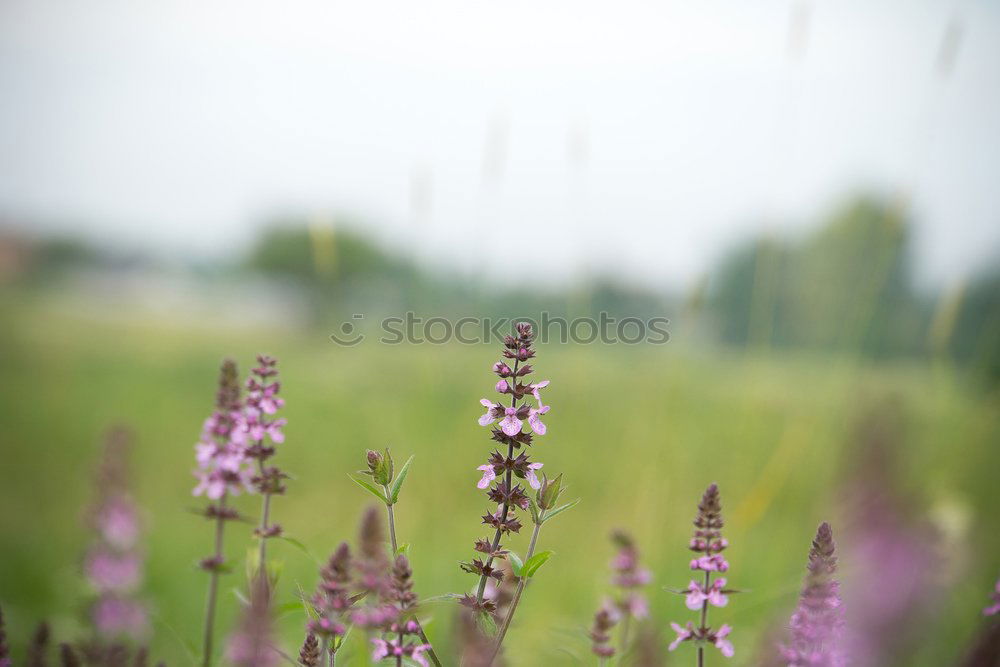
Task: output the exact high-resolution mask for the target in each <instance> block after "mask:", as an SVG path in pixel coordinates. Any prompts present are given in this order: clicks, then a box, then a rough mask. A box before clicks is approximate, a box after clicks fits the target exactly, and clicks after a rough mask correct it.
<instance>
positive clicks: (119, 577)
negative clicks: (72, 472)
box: [83, 429, 149, 640]
mask: <svg viewBox="0 0 1000 667" xmlns="http://www.w3.org/2000/svg"><path fill="white" fill-rule="evenodd" d="M130 448H131V437H130V435H129V434H128V433H127V432H126V431H125V430H123V429H116V430H114V431H112V432H111V433H110V434H109V435H108V439H107V445H106V448H105V452H104V459H103V461H102V463H101V465H100V467H99V469H98V473H97V480H96V488H97V491H98V497H97V500H96V502H95V504H94V506H93V507H92V508H91V511H90V524H91V527H92V528H93V531H94V540H93V543H92V544H91V546H90V548H89V549H88V551H87V555H86V557H85V558H84V564H83V571H84V575H85V577H86V578H87V582H88V583H89V584H90V587H91V588H92V589H93V591H94V592H95V594H96V595H97V599H96V600H95V601H94V602H93V604H92V605H91V606H90V620H91V622H92V623H93V625H94V629H95V630H96V631H97V634H98V636H99V637H101V638H105V639H108V638H122V639H131V640H138V639H141V638H142V637H143V636H145V634H146V632H147V630H148V625H149V621H148V614H147V610H146V607H145V605H144V604H143V603H141V602H139V601H138V600H136V599H134V598H133V597H132V595H133V593H134V592H135V590H136V589H137V588H138V587H139V585H140V584H141V583H142V578H143V556H142V551H141V549H140V548H139V536H140V533H141V522H140V520H139V512H138V509H137V508H136V506H135V503H134V502H133V500H132V497H131V494H130V493H129V471H128V459H129V450H130Z"/></svg>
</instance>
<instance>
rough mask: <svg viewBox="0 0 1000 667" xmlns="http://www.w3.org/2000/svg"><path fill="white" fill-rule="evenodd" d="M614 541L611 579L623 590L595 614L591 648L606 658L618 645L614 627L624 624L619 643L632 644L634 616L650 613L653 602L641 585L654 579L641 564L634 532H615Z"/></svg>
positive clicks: (643, 616)
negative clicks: (613, 633) (615, 643)
mask: <svg viewBox="0 0 1000 667" xmlns="http://www.w3.org/2000/svg"><path fill="white" fill-rule="evenodd" d="M611 541H612V542H613V543H614V544H615V546H616V547H617V549H618V550H617V551H616V552H615V555H614V557H613V558H612V559H611V563H610V568H611V572H612V577H611V583H612V585H613V586H615V587H616V588H618V589H619V593H618V595H617V596H616V598H615V599H614V600H610V599H608V600H605V601H604V602H603V603H602V604H601V607H600V609H598V610H597V613H596V614H594V625H593V627H592V628H591V630H590V639H591V641H592V645H591V650H592V651H593V652H594V654H595V655H597V656H599V657H600V658H601V659H602V660H603V659H605V658H610V657H612V656H614V654H615V647H614V646H612V645H611V630H612V629H613V628H614V627H615V626H616V625H618V624H619V623H621V624H622V628H621V630H620V632H619V644H620V645H621V647H622V650H624V649H625V648H626V647H627V646H628V631H629V622H630V621H631V619H633V618H636V619H642V618H645V617H646V616H648V615H649V602H648V601H647V600H646V596H645V595H643V594H642V593H641V592H639V589H640V588H642V587H643V586H645V585H647V584H648V583H649V582H650V581H651V579H652V575H651V574H650V572H649V570H647V569H646V568H644V567H641V566H640V565H639V550H638V548H636V546H635V540H633V539H632V536H631V535H629V534H628V533H626V532H624V531H621V530H616V531H615V532H614V533H612V534H611Z"/></svg>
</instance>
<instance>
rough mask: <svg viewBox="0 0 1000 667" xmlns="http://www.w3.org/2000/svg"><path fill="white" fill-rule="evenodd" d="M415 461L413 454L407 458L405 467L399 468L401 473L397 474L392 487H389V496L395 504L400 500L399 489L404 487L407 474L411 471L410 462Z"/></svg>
mask: <svg viewBox="0 0 1000 667" xmlns="http://www.w3.org/2000/svg"><path fill="white" fill-rule="evenodd" d="M411 463H413V456H412V455H411V456H410V458H408V459H406V463H404V464H403V467H402V468H400V469H399V474H398V475H396V479H395V480H394V481H393V483H392V488H391V489H389V498H390V499H391V500H392V503H391V504H393V505H395V504H396V501H397V500H399V490H400V489H402V488H403V482H405V481H406V475H407V473H409V472H410V464H411Z"/></svg>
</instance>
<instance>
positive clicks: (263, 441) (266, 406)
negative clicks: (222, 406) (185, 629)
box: [233, 354, 288, 571]
mask: <svg viewBox="0 0 1000 667" xmlns="http://www.w3.org/2000/svg"><path fill="white" fill-rule="evenodd" d="M257 363H258V366H257V367H256V368H254V369H253V370H252V371H251V375H250V378H249V379H247V381H246V389H247V398H246V405H245V406H244V408H243V411H242V413H240V417H241V419H240V420H239V421H238V423H237V424H236V427H235V429H234V430H233V436H234V441H235V442H237V443H239V444H240V445H242V446H244V447H245V450H244V451H245V452H246V455H247V456H248V457H250V458H252V459H256V460H257V474H256V475H254V476H253V478H252V479H251V483H252V484H253V487H254V489H256V491H257V493H259V494H261V496H263V500H262V501H261V505H262V507H261V513H260V524H259V525H258V526H257V528H256V530H254V535H256V536H257V538H258V539H259V540H260V551H259V553H258V559H257V560H258V565H259V567H260V568H261V571H266V568H267V541H268V540H269V539H271V538H272V537H278V536H279V535H281V532H282V530H281V526H280V525H279V524H276V523H271V497H272V496H275V495H282V494H284V493H285V480H286V479H287V478H288V475H286V474H285V473H284V472H282V471H281V469H279V468H278V467H276V466H269V465H267V461H268V460H269V459H270V458H271V457H272V456H274V452H275V449H274V447H273V445H275V444H281V443H282V442H284V441H285V434H284V432H283V431H282V430H281V429H282V428H284V426H285V423H286V420H284V419H270V418H269V417H268V415H273V414H274V413H275V412H276V411H277V410H278V408H280V407H282V406H283V405H284V404H285V402H284V400H283V399H281V398H278V396H277V394H278V391H279V390H280V388H281V383H279V382H277V381H273V382H270V380H271V379H272V378H275V377H277V375H278V369H277V364H278V361H277V360H276V359H274V358H273V357H269V356H266V355H263V354H261V355H257ZM268 440H270V442H271V444H270V445H268V444H267V441H268Z"/></svg>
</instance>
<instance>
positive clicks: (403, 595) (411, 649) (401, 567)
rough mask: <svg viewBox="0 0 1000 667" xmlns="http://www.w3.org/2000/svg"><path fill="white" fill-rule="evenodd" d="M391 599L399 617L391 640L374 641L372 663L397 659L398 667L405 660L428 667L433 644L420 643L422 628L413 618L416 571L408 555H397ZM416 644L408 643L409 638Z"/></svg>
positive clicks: (415, 600) (392, 578)
mask: <svg viewBox="0 0 1000 667" xmlns="http://www.w3.org/2000/svg"><path fill="white" fill-rule="evenodd" d="M388 599H389V600H390V601H392V602H393V603H395V609H396V610H398V614H399V615H398V617H397V618H396V620H395V621H394V622H393V623H391V624H390V626H389V628H388V630H389V633H390V638H389V639H379V638H376V639H373V640H372V643H373V644H374V645H375V650H374V651H373V652H372V659H373V660H385V659H395V661H396V664H397V665H401V664H403V662H402V659H403V658H404V657H405V658H409V659H410V660H412V661H413V662H415V663H417V664H418V665H420V666H421V667H429V665H428V664H427V658H426V657H424V655H423V654H424V653H426V652H427V651H429V650H430V649H431V645H430V644H425V643H422V642H421V641H420V625H419V624H418V623H417V621H416V620H414V619H413V618H412V616H411V615H412V613H413V611H414V608H415V607H416V604H417V595H416V593H414V592H413V571H412V570H411V569H410V563H409V561H408V560H407V559H406V556H402V555H400V556H396V562H395V563H393V566H392V573H391V577H390V580H389V595H388ZM411 636H412V637H414V638H415V640H414V641H409V642H408V641H407V637H411Z"/></svg>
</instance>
